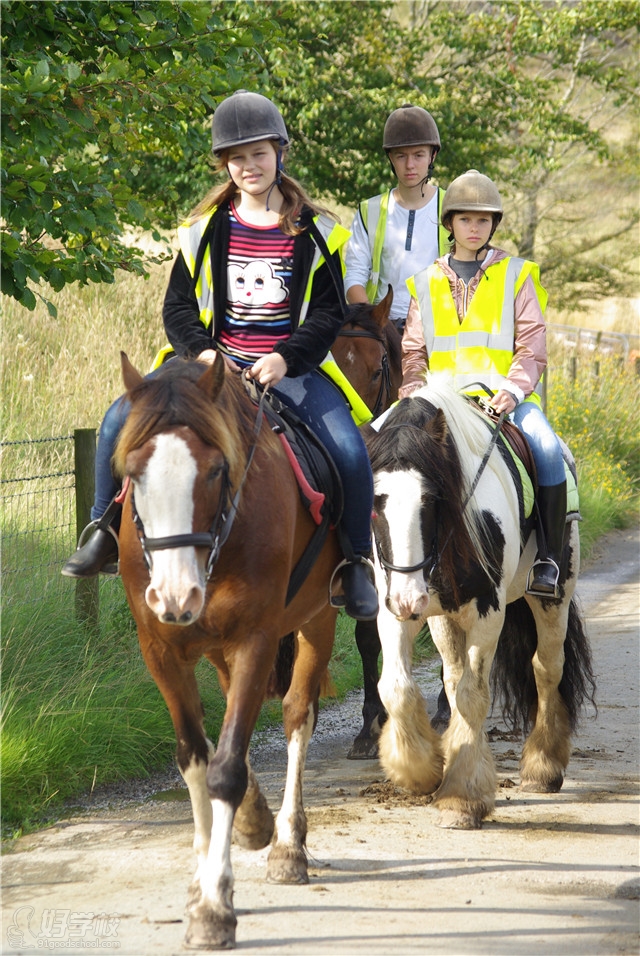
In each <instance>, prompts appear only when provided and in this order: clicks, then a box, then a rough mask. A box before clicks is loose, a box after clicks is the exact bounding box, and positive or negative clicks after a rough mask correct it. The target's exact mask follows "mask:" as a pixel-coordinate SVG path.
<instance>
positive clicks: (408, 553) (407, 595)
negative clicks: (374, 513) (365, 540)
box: [374, 470, 429, 621]
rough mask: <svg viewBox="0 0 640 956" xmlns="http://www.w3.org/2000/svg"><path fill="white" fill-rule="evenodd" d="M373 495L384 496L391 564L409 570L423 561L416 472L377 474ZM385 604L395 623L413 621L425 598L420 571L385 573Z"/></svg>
mask: <svg viewBox="0 0 640 956" xmlns="http://www.w3.org/2000/svg"><path fill="white" fill-rule="evenodd" d="M374 487H375V494H376V496H377V495H385V496H386V502H385V505H384V516H385V518H386V520H387V525H388V528H389V537H390V542H391V554H385V555H384V557H385V558H386V559H387V561H389V562H390V563H391V564H395V565H397V566H399V567H403V568H405V567H406V568H410V567H413V566H414V565H416V564H420V563H421V562H422V561H424V558H425V557H426V555H425V546H424V543H423V541H422V520H421V512H422V479H421V476H420V474H419V472H418V471H415V470H408V471H393V472H388V471H380V472H378V473H377V474H376V475H375V478H374ZM387 575H388V578H387V587H386V590H387V594H386V598H385V604H386V606H387V608H388V609H389V611H391V613H392V614H393V615H394V616H395V617H397V618H398V620H399V621H408V620H410V619H412V618H414V619H415V618H416V617H418V616H420V615H422V614H423V613H424V611H425V610H426V607H427V604H428V601H429V595H428V592H427V587H426V585H425V581H424V575H423V571H422V568H420V569H419V570H417V571H412V572H410V573H403V572H400V571H388V572H387Z"/></svg>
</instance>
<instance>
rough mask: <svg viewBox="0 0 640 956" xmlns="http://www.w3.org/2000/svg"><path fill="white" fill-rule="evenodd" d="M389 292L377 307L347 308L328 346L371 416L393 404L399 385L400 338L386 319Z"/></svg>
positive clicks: (388, 310)
mask: <svg viewBox="0 0 640 956" xmlns="http://www.w3.org/2000/svg"><path fill="white" fill-rule="evenodd" d="M392 302H393V289H392V288H391V286H389V290H388V292H387V294H386V295H385V297H384V299H381V300H380V302H378V304H377V305H370V304H369V303H357V304H354V305H351V306H350V307H349V310H348V313H347V317H346V319H345V321H344V323H343V326H342V329H341V330H340V332H339V333H338V337H337V339H336V340H335V342H334V344H333V346H332V347H331V352H332V354H333V357H334V358H335V360H336V362H337V363H338V365H339V366H340V368H341V369H342V371H343V372H344V374H345V375H346V376H347V378H348V379H349V381H350V382H351V384H352V385H353V387H354V389H355V390H356V392H357V393H358V395H359V396H360V398H361V399H362V400H363V402H364V403H365V404H366V405H367V406H368V407H369V408H370V409H371V411H372V413H373V415H374V417H377V416H378V415H380V414H381V413H382V412H383V411H385V410H386V409H387V408H389V406H390V405H391V404H392V403H393V402H395V401H396V399H397V397H398V388H399V387H400V384H401V382H402V348H401V341H402V337H401V335H400V333H399V332H398V330H397V328H396V326H395V325H394V323H393V322H392V321H391V320H390V319H389V313H390V310H391V304H392Z"/></svg>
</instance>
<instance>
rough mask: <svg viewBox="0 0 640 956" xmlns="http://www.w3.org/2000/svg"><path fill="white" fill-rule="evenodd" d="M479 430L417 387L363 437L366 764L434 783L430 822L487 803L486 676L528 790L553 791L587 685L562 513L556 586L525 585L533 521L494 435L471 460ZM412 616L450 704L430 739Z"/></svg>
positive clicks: (471, 813)
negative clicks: (368, 472) (370, 673)
mask: <svg viewBox="0 0 640 956" xmlns="http://www.w3.org/2000/svg"><path fill="white" fill-rule="evenodd" d="M490 439H491V431H490V429H489V428H488V425H487V421H486V419H485V418H484V416H483V415H482V414H481V413H480V412H479V411H478V410H477V409H476V408H475V407H474V405H473V403H471V402H469V401H468V400H467V399H466V398H465V397H464V396H461V395H459V394H458V393H456V392H455V391H453V389H451V388H450V387H448V386H446V385H444V384H438V383H430V384H429V385H428V386H425V387H424V388H422V389H420V390H418V391H417V392H416V393H414V395H413V396H412V397H411V398H408V399H404V400H403V401H402V402H400V403H399V405H397V406H396V407H395V408H394V409H393V410H392V412H391V413H390V414H389V416H388V417H387V419H386V421H385V422H384V423H383V425H382V426H381V428H380V430H379V432H378V433H377V435H375V436H374V437H373V438H372V439H371V441H370V442H369V454H370V457H371V464H372V468H373V472H374V487H375V499H374V501H375V504H374V507H375V512H374V522H373V523H374V532H375V539H376V550H377V554H376V556H375V566H376V580H377V586H378V593H379V595H380V605H381V606H380V613H379V616H378V630H379V633H380V640H381V642H382V657H383V666H382V674H381V677H380V682H379V685H378V687H379V691H380V696H381V699H382V702H383V704H384V706H385V707H386V709H387V712H388V715H389V719H388V720H387V722H386V724H385V725H384V727H383V729H382V735H381V738H380V759H381V762H382V765H383V768H384V769H385V771H386V773H387V774H388V776H389V778H390V779H391V780H392V781H393V782H394V783H395V784H396V785H398V786H401V787H404V788H406V789H408V790H411V791H414V792H421V793H434V804H435V805H436V806H437V808H438V809H439V811H440V824H441V825H442V826H448V827H457V828H464V829H473V828H479V827H480V826H481V825H482V820H483V818H485V817H486V816H487V815H489V814H490V813H491V811H492V809H493V807H494V803H495V790H496V783H497V780H496V772H495V766H494V762H493V757H492V755H491V752H490V750H489V745H488V741H487V737H486V734H485V730H484V722H485V718H486V717H487V714H488V710H489V705H490V674H492V682H493V684H494V689H495V690H496V691H497V693H498V696H499V697H501V699H502V701H503V704H504V711H505V714H506V716H507V717H509V718H511V721H512V723H519V724H521V725H522V726H523V728H524V729H525V730H526V731H528V732H529V734H528V737H527V739H526V742H525V744H524V748H523V751H522V759H521V764H520V772H521V786H522V788H523V789H525V790H530V791H537V792H556V791H558V790H559V789H560V787H561V786H562V782H563V779H564V772H565V769H566V767H567V764H568V762H569V755H570V736H571V733H572V731H573V730H574V729H575V726H576V722H577V717H578V714H579V712H580V710H581V707H582V706H583V704H584V703H585V702H586V701H587V700H590V701H591V702H593V694H594V690H595V683H594V679H593V674H592V670H591V657H590V650H589V644H588V641H587V637H586V634H585V631H584V627H583V623H582V620H581V617H580V614H579V611H578V608H577V606H576V603H575V599H574V596H573V595H574V590H575V587H576V582H577V578H578V570H579V564H580V542H579V533H578V523H577V521H571V522H568V524H567V530H566V534H565V547H564V556H563V562H562V565H563V566H562V569H561V570H562V574H561V589H560V597H559V598H558V599H552V600H549V599H541V598H538V597H533V596H530V595H528V594H526V593H525V587H526V578H527V572H528V570H529V568H530V567H531V564H532V563H533V561H534V559H535V556H536V536H535V530H534V527H533V522H532V520H531V519H529V520H528V521H527V520H526V518H525V517H524V514H523V495H522V486H521V483H520V481H519V480H518V479H517V478H514V474H513V471H512V469H511V468H510V466H509V463H508V460H507V459H506V458H505V457H504V456H503V454H502V453H501V452H500V449H499V448H498V445H499V442H500V441H502V439H499V441H498V442H497V443H496V446H495V447H493V448H492V450H491V453H490V455H489V457H488V459H487V460H486V463H485V466H484V467H483V466H482V462H483V459H484V458H485V452H486V451H487V448H488V446H489V442H490ZM507 454H509V453H508V452H507ZM478 476H479V477H478ZM474 485H476V486H475V488H474ZM427 618H428V620H429V628H430V631H431V635H432V637H433V640H434V642H435V644H436V646H437V648H438V651H439V652H440V654H441V656H442V661H443V671H444V682H445V688H446V692H447V697H448V699H449V703H450V705H451V720H450V723H449V726H448V728H447V730H446V731H445V733H444V735H443V736H442V737H440V735H439V734H437V733H436V731H435V730H434V729H433V728H432V726H431V723H430V721H429V717H428V714H427V711H426V707H425V703H424V699H423V697H422V695H421V693H420V691H419V689H418V686H417V684H416V683H415V680H414V678H413V676H412V672H411V661H412V648H413V642H414V640H415V637H416V635H417V634H418V632H419V630H420V627H421V626H422V624H423V622H424V621H425V620H426V619H427ZM492 667H493V672H492Z"/></svg>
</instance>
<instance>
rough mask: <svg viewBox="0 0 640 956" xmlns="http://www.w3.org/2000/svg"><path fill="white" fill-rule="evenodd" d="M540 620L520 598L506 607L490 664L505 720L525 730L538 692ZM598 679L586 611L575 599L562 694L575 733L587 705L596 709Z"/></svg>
mask: <svg viewBox="0 0 640 956" xmlns="http://www.w3.org/2000/svg"><path fill="white" fill-rule="evenodd" d="M536 647H537V634H536V624H535V620H534V617H533V614H532V612H531V608H530V607H529V605H528V604H527V602H526V601H525V599H524V598H523V597H522V598H519V600H517V601H513V602H512V603H511V604H508V605H507V611H506V615H505V621H504V626H503V628H502V632H501V634H500V639H499V641H498V647H497V649H496V654H495V657H494V660H493V665H492V668H491V688H492V694H493V705H494V706H495V705H496V704H497V705H498V706H500V708H501V713H502V716H503V718H504V720H505V722H506V723H507V724H508V725H509V726H510V727H511V729H513V730H522V731H523V732H524V733H525V734H526V733H527V732H528V731H529V730H530V728H531V726H532V724H533V722H534V721H535V715H536V706H537V702H538V692H537V689H536V682H535V676H534V672H533V664H532V658H533V655H534V654H535V652H536ZM595 690H596V682H595V678H594V674H593V667H592V661H591V649H590V646H589V641H588V638H587V634H586V631H585V627H584V621H583V619H582V615H581V614H580V611H579V609H578V606H577V604H576V601H575V599H572V600H571V603H570V605H569V620H568V624H567V633H566V637H565V640H564V668H563V671H562V678H561V680H560V685H559V687H558V692H559V694H560V696H561V698H562V700H563V701H564V704H565V706H566V708H567V717H568V719H569V726H570V728H571V731H572V732H573V731H575V729H576V726H577V724H578V718H579V716H580V713H581V711H582V708H583V707H584V705H585V704H586V703H587V702H589V703H591V704H592V705H593V707H594V709H596V710H597V708H596V703H595Z"/></svg>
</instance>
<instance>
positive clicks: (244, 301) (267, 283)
mask: <svg viewBox="0 0 640 956" xmlns="http://www.w3.org/2000/svg"><path fill="white" fill-rule="evenodd" d="M227 294H228V297H229V300H230V301H231V302H235V303H237V304H238V305H267V304H276V303H278V302H284V300H285V299H286V298H287V290H286V288H285V285H284V283H283V281H282V279H281V278H280V277H279V276H277V275H275V273H274V271H273V268H272V266H271V263H270V262H267V261H266V260H265V259H255V260H254V261H253V262H249V263H248V264H247V265H246V266H244V268H242V267H241V266H239V265H238V264H237V263H229V268H228V286H227Z"/></svg>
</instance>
